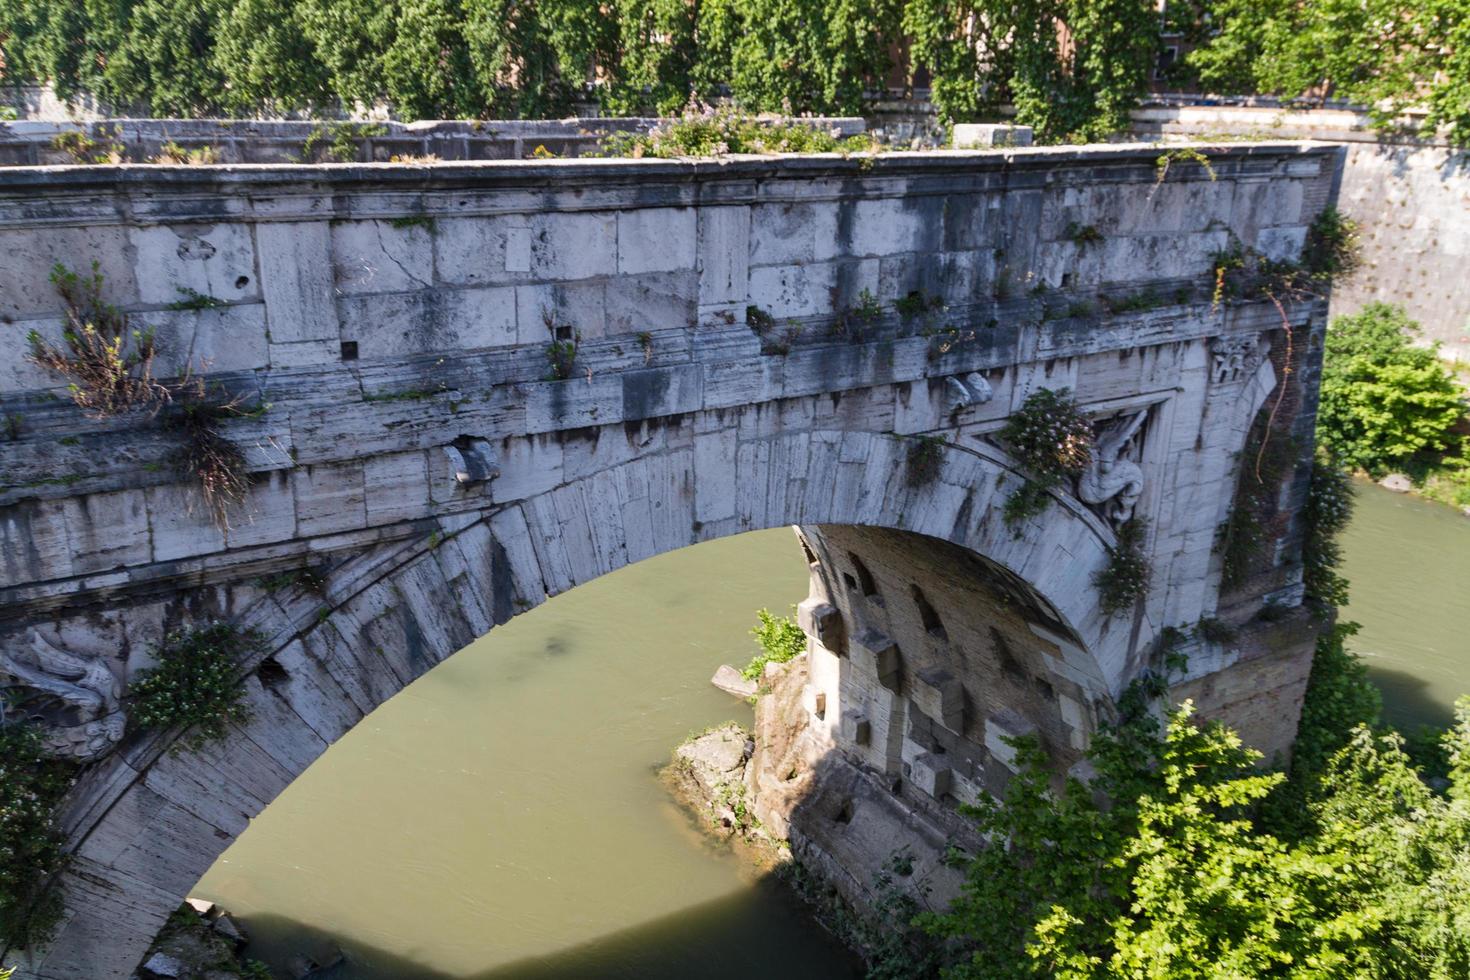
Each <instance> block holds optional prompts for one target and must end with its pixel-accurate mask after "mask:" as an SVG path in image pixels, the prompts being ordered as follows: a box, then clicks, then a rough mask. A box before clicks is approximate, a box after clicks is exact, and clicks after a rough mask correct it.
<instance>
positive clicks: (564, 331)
mask: <svg viewBox="0 0 1470 980" xmlns="http://www.w3.org/2000/svg"><path fill="white" fill-rule="evenodd" d="M556 339H557V340H571V339H572V328H571V327H557V328H556Z"/></svg>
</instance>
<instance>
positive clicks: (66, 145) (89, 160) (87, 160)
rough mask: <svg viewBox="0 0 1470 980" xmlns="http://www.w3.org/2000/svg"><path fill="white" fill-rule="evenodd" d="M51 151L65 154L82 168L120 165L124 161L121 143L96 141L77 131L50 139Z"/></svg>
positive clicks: (71, 130) (70, 130) (68, 131)
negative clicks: (104, 164) (105, 164)
mask: <svg viewBox="0 0 1470 980" xmlns="http://www.w3.org/2000/svg"><path fill="white" fill-rule="evenodd" d="M51 149H53V150H57V151H58V152H61V153H65V154H66V155H67V156H68V157H70V158H71V162H72V163H75V164H79V165H82V166H95V165H97V164H102V163H122V162H123V160H124V156H123V147H122V144H121V143H112V142H108V141H106V140H96V139H93V138H92V137H90V136H88V135H87V134H86V133H84V132H82V131H81V130H77V129H69V130H67V131H66V132H63V133H57V134H56V135H55V136H53V137H51Z"/></svg>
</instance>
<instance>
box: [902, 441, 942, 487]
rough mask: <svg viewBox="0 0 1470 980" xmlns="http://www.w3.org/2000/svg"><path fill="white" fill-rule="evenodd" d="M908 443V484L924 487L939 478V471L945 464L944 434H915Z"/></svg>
mask: <svg viewBox="0 0 1470 980" xmlns="http://www.w3.org/2000/svg"><path fill="white" fill-rule="evenodd" d="M908 443H909V445H908V455H907V457H906V464H907V466H906V468H907V477H906V480H907V482H908V485H909V486H911V487H922V486H926V485H928V484H930V483H933V482H934V481H935V480H937V479H939V471H940V470H941V469H942V468H943V466H944V447H945V444H946V440H945V438H944V436H915V437H914V438H912V439H910V440H909V441H908Z"/></svg>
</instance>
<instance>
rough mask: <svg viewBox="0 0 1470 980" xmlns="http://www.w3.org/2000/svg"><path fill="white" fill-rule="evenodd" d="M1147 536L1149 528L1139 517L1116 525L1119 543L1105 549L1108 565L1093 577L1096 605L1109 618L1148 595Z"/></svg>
mask: <svg viewBox="0 0 1470 980" xmlns="http://www.w3.org/2000/svg"><path fill="white" fill-rule="evenodd" d="M1147 537H1148V525H1147V523H1146V522H1145V521H1144V520H1143V518H1141V517H1133V518H1130V519H1128V520H1126V521H1124V522H1123V523H1122V524H1120V525H1118V542H1117V544H1115V545H1113V546H1112V547H1110V548H1108V563H1107V565H1106V566H1105V567H1104V568H1103V569H1102V570H1100V571H1099V572H1098V573H1097V575H1096V576H1094V577H1093V580H1092V584H1093V586H1094V587H1095V588H1096V589H1097V595H1098V602H1099V604H1100V605H1101V606H1102V609H1103V612H1105V613H1107V614H1108V615H1110V616H1111V615H1112V614H1114V613H1117V612H1122V611H1123V610H1124V609H1128V608H1131V607H1132V606H1133V604H1134V603H1136V602H1137V601H1138V600H1139V599H1142V598H1143V597H1144V596H1145V595H1147V594H1148V579H1149V564H1148V559H1147V558H1146V557H1145V556H1144V552H1143V546H1144V543H1145V540H1146V539H1147Z"/></svg>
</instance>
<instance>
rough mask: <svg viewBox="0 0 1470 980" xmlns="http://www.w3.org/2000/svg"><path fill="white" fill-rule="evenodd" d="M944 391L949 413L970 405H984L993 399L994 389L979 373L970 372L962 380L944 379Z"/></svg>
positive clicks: (955, 378)
mask: <svg viewBox="0 0 1470 980" xmlns="http://www.w3.org/2000/svg"><path fill="white" fill-rule="evenodd" d="M944 390H945V394H946V395H947V396H948V398H949V410H950V411H951V412H955V411H959V410H960V409H962V408H969V407H970V406H971V405H984V404H985V403H986V402H988V401H990V400H991V399H992V398H994V397H995V389H994V388H992V387H991V386H990V382H989V381H987V380H985V375H983V374H981V373H980V372H979V371H972V372H970V373H969V374H967V375H965V376H964V377H963V378H959V377H954V376H951V377H948V378H945V379H944Z"/></svg>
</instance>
